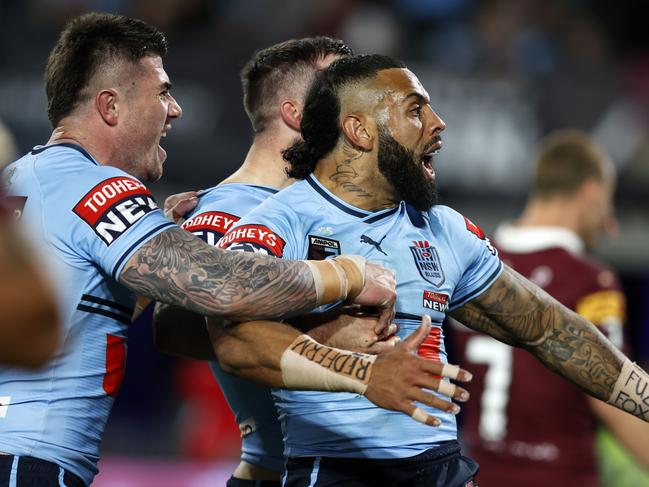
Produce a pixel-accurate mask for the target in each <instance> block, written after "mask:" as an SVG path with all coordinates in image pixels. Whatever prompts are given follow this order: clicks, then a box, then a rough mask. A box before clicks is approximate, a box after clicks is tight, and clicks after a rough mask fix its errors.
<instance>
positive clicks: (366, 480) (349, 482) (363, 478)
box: [283, 441, 478, 487]
mask: <svg viewBox="0 0 649 487" xmlns="http://www.w3.org/2000/svg"><path fill="white" fill-rule="evenodd" d="M286 468H287V472H286V482H285V483H284V484H283V485H284V487H331V486H346V487H386V486H390V487H395V486H402V487H477V484H476V483H475V482H474V479H475V476H476V474H477V473H478V464H477V463H476V462H474V461H473V460H471V459H470V458H467V457H465V456H462V455H461V454H460V445H459V444H458V442H457V441H449V442H445V443H443V444H442V445H440V446H439V447H437V448H432V449H430V450H427V451H425V452H423V453H420V454H419V455H416V456H414V457H409V458H397V459H389V460H370V459H365V458H331V457H299V458H289V460H288V462H287V466H286Z"/></svg>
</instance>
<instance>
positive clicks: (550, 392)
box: [457, 226, 625, 487]
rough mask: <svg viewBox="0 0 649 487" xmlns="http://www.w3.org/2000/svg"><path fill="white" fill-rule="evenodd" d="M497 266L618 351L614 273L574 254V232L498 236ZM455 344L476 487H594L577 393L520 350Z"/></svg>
mask: <svg viewBox="0 0 649 487" xmlns="http://www.w3.org/2000/svg"><path fill="white" fill-rule="evenodd" d="M495 244H496V246H497V247H498V249H499V251H500V256H501V258H502V259H503V261H504V262H505V263H507V264H509V265H510V266H511V267H513V268H514V269H516V270H517V271H518V272H520V273H521V274H523V275H524V276H525V277H527V278H528V279H530V280H531V281H532V282H534V283H535V284H537V285H539V286H540V287H542V288H544V289H545V290H546V291H547V292H548V293H549V294H551V295H552V296H554V297H555V298H556V299H557V300H559V301H560V302H561V303H563V304H564V305H565V306H567V307H569V308H571V309H573V310H575V311H576V312H577V313H579V314H580V315H582V316H583V317H584V318H586V319H588V320H590V321H592V322H593V323H594V324H595V325H597V326H598V327H599V329H600V330H601V331H602V332H604V334H606V335H608V337H609V338H610V339H611V341H613V343H615V344H616V345H617V346H618V347H621V348H622V346H623V333H622V324H623V322H624V316H625V300H624V296H623V294H622V293H621V292H620V286H619V283H618V280H617V277H616V276H615V274H614V273H613V272H612V271H611V270H610V269H608V268H607V267H604V266H602V265H601V264H598V263H595V262H592V261H589V260H586V259H585V258H584V257H582V256H581V255H580V254H581V252H582V247H583V244H582V243H581V240H579V237H577V235H575V234H574V233H572V232H570V231H568V230H565V229H560V228H554V227H520V228H519V227H509V226H504V227H500V228H499V229H498V231H497V232H496V234H495ZM457 344H458V347H459V348H460V349H461V354H462V356H463V357H462V358H461V361H460V363H462V364H464V365H465V366H466V367H467V368H468V369H469V370H471V371H472V372H473V381H472V382H471V383H470V384H468V385H467V389H468V390H469V391H470V392H471V401H469V403H467V404H466V405H465V406H464V408H463V411H464V420H465V421H464V425H465V427H464V428H463V429H462V433H463V437H464V438H465V439H466V444H467V447H468V449H469V453H470V454H471V455H472V457H473V458H474V459H475V460H476V461H477V462H479V463H480V465H481V467H482V468H481V470H480V485H481V486H482V485H484V486H486V487H490V486H500V485H526V486H530V487H536V486H547V485H555V486H559V485H579V486H587V485H588V486H590V485H598V481H597V470H596V464H595V458H594V438H595V426H596V423H595V418H594V417H593V415H592V414H591V413H590V408H589V406H588V403H587V401H586V398H585V396H584V393H583V392H581V391H580V390H579V389H578V388H577V387H575V386H574V385H572V384H570V383H569V382H568V381H566V380H565V379H563V378H561V377H560V376H558V375H556V374H554V373H552V372H551V371H549V370H547V369H546V368H545V367H544V366H543V365H542V364H541V363H540V362H538V361H537V360H536V359H535V358H534V357H533V356H532V355H530V354H529V353H527V352H526V351H524V350H521V349H517V348H512V347H509V346H507V345H505V344H503V343H500V342H498V341H496V340H494V339H493V338H491V337H488V336H486V335H481V334H478V333H474V332H472V331H470V330H468V329H466V328H464V327H462V328H461V329H459V330H458V333H457Z"/></svg>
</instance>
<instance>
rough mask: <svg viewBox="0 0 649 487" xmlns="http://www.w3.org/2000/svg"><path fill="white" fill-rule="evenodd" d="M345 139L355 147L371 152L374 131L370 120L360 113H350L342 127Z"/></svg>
mask: <svg viewBox="0 0 649 487" xmlns="http://www.w3.org/2000/svg"><path fill="white" fill-rule="evenodd" d="M342 130H343V133H344V134H345V137H347V138H348V139H349V141H350V142H352V143H353V144H354V145H355V146H356V147H359V148H361V149H364V150H366V151H371V150H372V147H373V146H374V135H373V133H374V131H373V130H372V123H371V120H370V119H368V118H367V117H365V116H364V115H363V114H360V113H350V114H348V115H347V116H346V117H345V119H344V120H343V125H342Z"/></svg>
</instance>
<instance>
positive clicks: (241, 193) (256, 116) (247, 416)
mask: <svg viewBox="0 0 649 487" xmlns="http://www.w3.org/2000/svg"><path fill="white" fill-rule="evenodd" d="M348 55H351V49H349V47H347V46H346V45H345V44H344V43H343V42H342V41H340V40H335V39H331V38H328V37H314V38H305V39H295V40H290V41H286V42H282V43H279V44H276V45H274V46H271V47H268V48H266V49H263V50H261V51H258V52H256V53H255V54H254V56H253V57H252V58H251V59H250V61H248V63H246V65H245V66H244V68H243V70H242V72H241V81H242V85H243V92H244V97H243V98H244V106H245V109H246V113H247V114H248V117H249V118H250V121H251V124H252V127H253V130H254V132H255V136H254V140H253V144H252V146H251V147H250V150H249V151H248V155H247V156H246V159H245V161H244V162H243V164H242V165H241V167H240V168H239V169H238V170H237V171H236V172H235V173H234V174H232V175H231V176H229V177H228V178H226V179H225V180H224V181H223V182H221V183H220V184H219V185H217V186H215V187H214V188H211V189H209V190H207V191H205V192H202V193H201V194H200V195H199V200H198V207H197V208H196V209H195V210H194V211H193V212H191V213H190V214H188V215H186V217H187V220H186V221H185V222H184V223H183V228H184V229H186V230H187V231H190V232H193V233H194V234H195V235H197V236H199V237H200V238H202V239H203V240H205V241H206V242H208V243H210V244H212V245H215V244H216V242H218V240H219V239H220V238H221V237H222V236H223V234H224V233H225V232H226V231H227V230H228V229H229V228H230V227H231V226H232V225H233V224H234V223H236V222H237V221H238V220H239V218H240V217H241V216H243V215H245V214H246V213H248V212H249V211H250V210H251V209H253V208H254V207H255V206H257V205H258V204H259V203H261V202H262V201H263V200H265V199H266V198H267V197H269V196H270V195H272V194H275V193H277V191H278V190H279V189H281V188H283V187H286V186H288V185H289V184H290V183H292V182H293V180H292V179H290V178H289V177H288V175H287V174H286V166H287V163H286V161H284V159H283V158H282V153H281V151H282V150H283V149H286V148H287V147H288V146H290V145H291V144H292V143H293V142H294V141H295V139H296V138H298V137H299V136H300V118H301V114H302V107H303V105H304V98H305V97H306V92H307V89H308V87H309V85H310V84H311V82H312V80H313V78H314V76H315V73H316V72H317V71H318V70H319V69H322V68H324V67H326V66H328V65H329V64H330V63H331V62H332V61H334V60H335V59H338V58H340V57H342V56H348ZM194 196H195V194H193V193H184V194H181V195H177V197H175V198H174V200H173V201H174V203H172V204H177V203H179V206H175V208H176V209H175V210H174V211H176V214H178V213H182V214H185V212H186V210H187V208H181V207H182V205H184V204H190V203H191V201H190V200H191V199H192V198H194ZM351 320H352V317H350V316H348V315H342V316H341V317H340V318H339V319H338V320H337V321H336V322H335V323H334V324H330V325H327V326H320V327H317V328H315V329H314V330H311V331H310V333H309V334H310V335H311V336H316V337H317V338H318V339H319V341H321V342H323V343H327V344H329V345H335V346H338V347H341V348H346V349H357V348H358V347H359V345H362V344H366V345H365V348H364V351H368V350H370V351H373V350H375V348H372V347H376V345H377V339H378V338H379V335H378V334H377V332H376V331H375V330H374V325H375V320H373V319H370V318H369V317H362V318H359V319H358V320H359V321H360V323H362V324H363V325H364V327H363V328H361V327H359V326H358V323H357V322H351ZM179 322H182V323H183V325H184V326H182V327H180V326H178V323H179ZM154 325H155V328H154V329H155V336H156V343H157V345H158V347H159V348H160V349H161V350H163V351H165V352H168V353H173V354H178V355H184V356H189V357H192V358H198V359H211V358H214V350H213V348H212V345H211V343H210V340H209V337H208V335H207V329H206V327H205V321H204V318H203V317H202V316H200V315H195V314H192V313H189V312H188V311H186V310H184V309H182V308H175V307H172V306H168V305H162V306H160V305H158V307H157V308H156V313H155V315H154ZM341 325H342V326H341ZM391 343H392V342H391V341H388V342H383V344H384V345H388V346H390V344H391ZM378 344H381V342H379V343H378ZM210 366H211V368H212V370H213V371H214V374H215V376H216V378H217V380H218V382H219V385H220V386H221V388H222V390H223V392H224V394H225V396H226V398H227V400H228V403H229V405H230V407H231V408H232V410H233V412H234V414H235V417H236V421H237V423H238V424H239V427H240V429H241V436H242V450H241V451H242V455H241V463H240V464H239V465H238V466H237V468H236V470H235V471H234V474H233V476H232V478H230V480H229V481H228V486H232V487H235V486H246V485H250V486H252V487H254V485H256V484H255V481H263V482H265V484H264V485H277V486H279V479H280V475H281V473H282V471H283V470H284V456H283V443H282V432H281V429H280V426H279V420H278V418H277V412H276V409H275V405H274V404H273V400H272V397H271V395H270V390H269V389H268V388H267V387H262V386H260V385H257V384H252V383H250V382H248V381H245V380H241V379H238V378H236V377H233V376H232V375H230V374H226V373H224V372H223V370H222V369H221V367H219V365H218V363H217V362H216V361H213V362H211V363H210Z"/></svg>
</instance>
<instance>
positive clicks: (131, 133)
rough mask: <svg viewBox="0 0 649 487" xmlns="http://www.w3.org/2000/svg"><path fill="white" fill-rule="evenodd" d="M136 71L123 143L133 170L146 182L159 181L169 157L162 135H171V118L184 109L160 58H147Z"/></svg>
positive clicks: (130, 94)
mask: <svg viewBox="0 0 649 487" xmlns="http://www.w3.org/2000/svg"><path fill="white" fill-rule="evenodd" d="M135 73H136V75H135V76H134V78H133V79H132V84H133V87H132V89H131V90H130V92H129V94H128V95H127V96H128V107H127V110H126V111H127V113H126V114H125V115H126V117H125V118H126V120H125V126H124V128H125V130H124V132H123V143H124V144H125V150H128V151H129V156H130V157H129V160H130V161H131V165H132V167H131V170H130V171H129V172H131V173H132V174H133V175H134V176H136V177H138V178H140V179H142V180H144V181H156V180H158V179H159V178H160V176H162V164H163V163H164V161H165V159H166V158H167V153H166V152H165V150H164V149H163V148H162V147H161V146H160V138H162V137H164V136H166V135H167V131H168V130H169V129H170V128H171V121H172V120H173V119H175V118H178V117H180V116H181V115H182V109H181V108H180V105H178V103H177V102H176V100H175V99H174V97H173V96H171V93H170V91H169V90H170V88H171V83H170V82H169V77H168V76H167V73H166V72H165V70H164V68H163V67H162V59H160V57H158V56H147V57H144V58H143V59H141V60H140V69H139V70H136V71H135Z"/></svg>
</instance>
